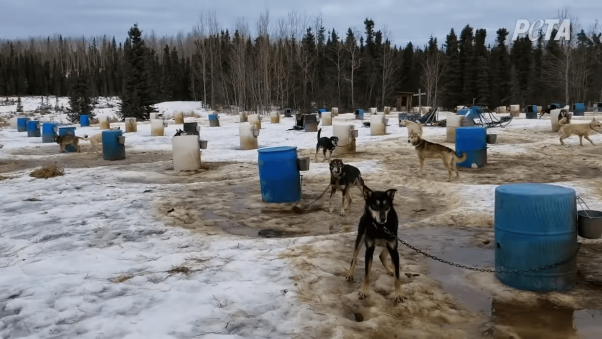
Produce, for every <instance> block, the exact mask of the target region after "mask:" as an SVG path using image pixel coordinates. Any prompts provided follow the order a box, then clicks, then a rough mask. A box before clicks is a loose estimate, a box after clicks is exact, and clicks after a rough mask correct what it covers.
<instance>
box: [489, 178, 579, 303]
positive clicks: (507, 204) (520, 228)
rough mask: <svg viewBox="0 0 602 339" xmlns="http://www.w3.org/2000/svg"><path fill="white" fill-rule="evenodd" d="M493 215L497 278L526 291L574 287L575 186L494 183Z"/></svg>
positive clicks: (575, 267)
mask: <svg viewBox="0 0 602 339" xmlns="http://www.w3.org/2000/svg"><path fill="white" fill-rule="evenodd" d="M494 218H495V220H494V223H495V244H494V245H495V270H496V273H495V275H496V277H497V278H498V279H499V280H500V281H501V282H502V283H504V284H506V285H508V286H510V287H514V288H518V289H522V290H532V291H546V290H570V289H572V288H574V286H575V283H576V281H577V260H576V251H577V202H576V194H575V190H573V189H571V188H566V187H561V186H556V185H548V184H533V183H524V184H508V185H501V186H498V187H497V188H496V190H495V217H494ZM562 262H564V263H562ZM556 263H562V264H561V265H558V266H555V267H551V268H546V269H542V270H537V271H527V272H518V273H510V272H508V271H512V270H520V271H523V270H530V269H536V268H542V267H544V266H548V265H552V264H556Z"/></svg>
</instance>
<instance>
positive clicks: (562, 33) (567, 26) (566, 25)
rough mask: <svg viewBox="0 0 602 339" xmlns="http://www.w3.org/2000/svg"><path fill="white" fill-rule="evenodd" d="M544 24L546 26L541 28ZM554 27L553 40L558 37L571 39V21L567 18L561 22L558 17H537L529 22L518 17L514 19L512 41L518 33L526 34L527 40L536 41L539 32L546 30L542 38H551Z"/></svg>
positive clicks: (558, 38)
mask: <svg viewBox="0 0 602 339" xmlns="http://www.w3.org/2000/svg"><path fill="white" fill-rule="evenodd" d="M544 26H546V29H545V30H542V28H543V27H544ZM554 28H556V30H557V33H556V36H554V40H556V41H558V40H560V38H564V39H565V40H571V21H570V20H568V19H565V20H562V22H560V20H559V19H546V20H542V19H537V20H535V21H534V22H533V23H530V22H529V20H526V19H519V20H516V25H515V26H514V34H513V35H512V41H515V40H516V39H517V38H518V37H519V35H521V36H522V34H525V33H527V34H528V36H529V40H531V41H536V40H537V39H538V38H539V35H540V34H541V32H546V34H545V36H544V40H546V41H547V40H550V39H551V38H552V33H553V32H552V31H553V30H554Z"/></svg>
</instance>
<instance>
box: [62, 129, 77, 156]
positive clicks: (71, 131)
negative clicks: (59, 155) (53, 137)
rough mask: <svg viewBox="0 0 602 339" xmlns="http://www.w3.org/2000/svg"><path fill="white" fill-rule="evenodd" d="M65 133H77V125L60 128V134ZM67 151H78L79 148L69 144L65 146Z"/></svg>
mask: <svg viewBox="0 0 602 339" xmlns="http://www.w3.org/2000/svg"><path fill="white" fill-rule="evenodd" d="M63 135H73V136H74V135H75V127H60V128H59V136H63ZM65 152H77V148H75V146H73V145H67V146H66V147H65Z"/></svg>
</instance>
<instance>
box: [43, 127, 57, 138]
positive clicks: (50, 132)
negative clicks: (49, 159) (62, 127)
mask: <svg viewBox="0 0 602 339" xmlns="http://www.w3.org/2000/svg"><path fill="white" fill-rule="evenodd" d="M56 128H57V127H56V124H55V123H52V122H45V123H43V124H42V142H54V138H55V137H56V132H55V129H56Z"/></svg>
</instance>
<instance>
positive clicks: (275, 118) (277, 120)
mask: <svg viewBox="0 0 602 339" xmlns="http://www.w3.org/2000/svg"><path fill="white" fill-rule="evenodd" d="M270 122H271V123H272V124H279V123H280V114H278V112H272V113H270Z"/></svg>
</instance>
